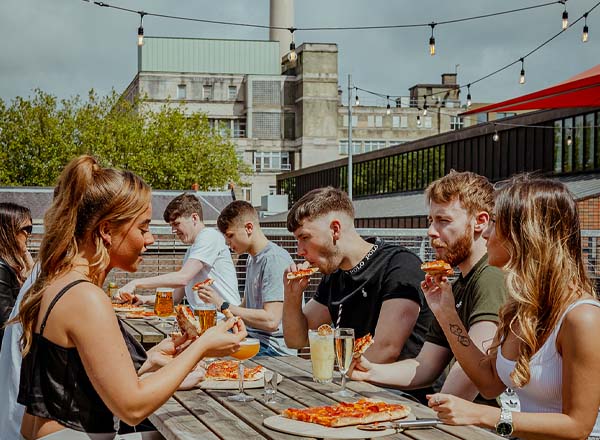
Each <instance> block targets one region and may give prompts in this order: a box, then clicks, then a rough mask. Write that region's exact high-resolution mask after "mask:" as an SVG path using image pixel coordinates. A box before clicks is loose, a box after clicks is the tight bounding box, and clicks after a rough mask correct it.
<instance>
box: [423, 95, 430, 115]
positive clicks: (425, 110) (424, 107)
mask: <svg viewBox="0 0 600 440" xmlns="http://www.w3.org/2000/svg"><path fill="white" fill-rule="evenodd" d="M427 107H429V106H428V105H427V97H425V102H424V103H423V116H427Z"/></svg>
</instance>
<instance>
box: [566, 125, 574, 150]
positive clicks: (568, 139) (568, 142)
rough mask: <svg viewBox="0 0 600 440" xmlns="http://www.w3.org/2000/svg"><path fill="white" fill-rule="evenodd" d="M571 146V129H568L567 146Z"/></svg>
mask: <svg viewBox="0 0 600 440" xmlns="http://www.w3.org/2000/svg"><path fill="white" fill-rule="evenodd" d="M571 144H573V138H572V137H571V129H569V135H568V136H567V145H568V146H569V147H570V146H571Z"/></svg>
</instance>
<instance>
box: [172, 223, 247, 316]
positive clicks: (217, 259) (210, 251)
mask: <svg viewBox="0 0 600 440" xmlns="http://www.w3.org/2000/svg"><path fill="white" fill-rule="evenodd" d="M190 258H192V259H194V260H198V261H201V262H202V263H203V264H204V267H203V268H202V270H201V271H200V272H198V273H197V274H196V275H195V276H194V277H193V278H192V280H191V281H190V282H189V283H187V285H186V286H185V296H186V298H187V300H188V302H189V303H190V305H191V306H192V307H193V308H194V307H199V306H200V304H202V301H201V300H200V298H199V297H198V294H197V293H196V292H194V291H193V290H192V287H193V286H194V284H196V283H199V282H200V281H204V280H205V279H207V278H212V279H213V280H214V283H213V285H212V286H211V287H212V288H213V289H215V291H216V292H217V293H218V294H219V295H221V297H222V298H223V299H224V300H225V301H227V302H228V303H229V304H233V305H236V306H237V305H239V304H240V303H241V300H240V294H239V292H238V284H237V276H236V274H235V267H234V265H233V260H232V259H231V253H230V252H229V248H228V247H227V245H226V244H225V238H223V235H222V234H221V233H220V232H218V231H216V230H214V229H211V228H204V229H202V230H201V231H200V233H199V234H198V235H197V236H196V240H194V244H192V245H191V246H190V248H189V249H188V250H187V252H186V253H185V257H183V264H185V263H186V262H187V261H188V260H189V259H190Z"/></svg>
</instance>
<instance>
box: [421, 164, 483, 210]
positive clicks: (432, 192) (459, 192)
mask: <svg viewBox="0 0 600 440" xmlns="http://www.w3.org/2000/svg"><path fill="white" fill-rule="evenodd" d="M425 198H426V199H427V203H431V202H435V203H450V202H452V201H453V200H458V201H459V202H460V203H461V205H462V206H463V208H465V209H466V210H467V212H468V213H469V215H472V216H475V215H477V213H478V212H481V211H485V212H487V213H490V214H491V213H492V211H493V209H494V186H493V185H492V184H491V183H490V181H489V180H488V179H487V178H485V177H484V176H480V175H479V174H475V173H472V172H470V171H464V172H458V171H454V170H450V172H449V173H448V174H446V175H445V176H444V177H440V178H439V179H437V180H435V181H433V182H432V183H431V184H430V185H429V186H428V187H427V189H426V190H425Z"/></svg>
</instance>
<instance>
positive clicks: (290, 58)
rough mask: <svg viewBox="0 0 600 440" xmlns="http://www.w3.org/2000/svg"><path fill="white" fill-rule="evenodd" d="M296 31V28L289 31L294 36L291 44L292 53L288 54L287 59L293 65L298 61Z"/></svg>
mask: <svg viewBox="0 0 600 440" xmlns="http://www.w3.org/2000/svg"><path fill="white" fill-rule="evenodd" d="M295 30H296V29H295V28H289V31H290V33H291V34H292V42H291V43H290V51H289V52H288V54H287V59H288V61H289V62H290V63H293V62H295V61H296V60H297V59H298V54H297V53H296V43H294V31H295Z"/></svg>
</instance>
